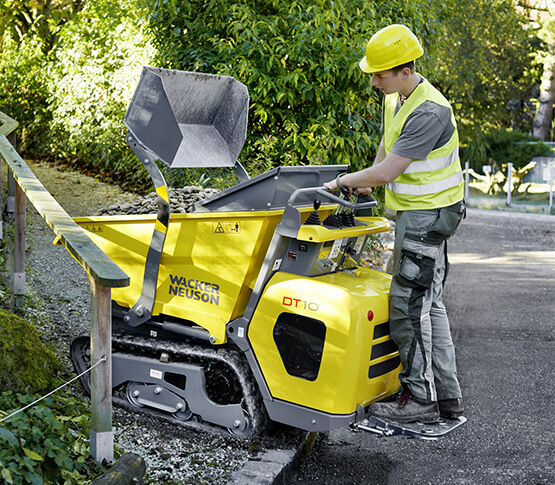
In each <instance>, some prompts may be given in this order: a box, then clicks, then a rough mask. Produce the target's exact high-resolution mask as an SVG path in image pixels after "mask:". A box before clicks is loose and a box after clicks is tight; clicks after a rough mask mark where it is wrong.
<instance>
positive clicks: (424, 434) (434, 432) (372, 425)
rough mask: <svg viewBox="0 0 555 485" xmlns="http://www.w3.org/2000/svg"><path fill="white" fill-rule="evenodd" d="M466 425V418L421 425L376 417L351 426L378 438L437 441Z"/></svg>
mask: <svg viewBox="0 0 555 485" xmlns="http://www.w3.org/2000/svg"><path fill="white" fill-rule="evenodd" d="M464 423H466V418H465V417H463V416H460V417H459V418H457V419H453V420H451V419H449V420H440V421H439V422H438V423H436V424H422V423H403V424H400V423H395V422H391V421H384V420H383V419H380V418H377V417H376V416H368V417H367V418H365V419H363V420H362V421H359V422H356V423H354V424H352V425H351V430H353V431H367V432H369V433H373V434H376V435H378V436H384V437H388V436H404V437H406V438H416V439H421V440H437V439H439V438H443V437H444V436H447V435H448V434H450V433H451V432H452V431H454V430H455V429H457V428H458V427H459V426H462V425H463V424H464Z"/></svg>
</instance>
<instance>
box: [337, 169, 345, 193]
mask: <svg viewBox="0 0 555 485" xmlns="http://www.w3.org/2000/svg"><path fill="white" fill-rule="evenodd" d="M343 175H345V174H344V173H340V174H339V175H338V176H337V177H336V178H335V184H336V185H337V187H338V188H339V189H340V190H347V187H346V186H345V185H343V184H342V183H341V181H340V179H341V177H343Z"/></svg>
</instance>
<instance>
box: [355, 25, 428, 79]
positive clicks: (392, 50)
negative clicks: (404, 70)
mask: <svg viewBox="0 0 555 485" xmlns="http://www.w3.org/2000/svg"><path fill="white" fill-rule="evenodd" d="M423 53H424V51H423V49H422V46H421V45H420V41H419V40H418V39H417V38H416V36H415V35H414V34H413V33H412V32H411V30H410V29H409V28H408V27H406V26H404V25H400V24H393V25H390V26H389V27H385V28H383V29H382V30H379V31H378V32H376V33H375V34H374V35H373V36H372V38H371V39H370V40H369V41H368V43H367V44H366V56H364V57H363V58H362V60H361V61H360V63H359V66H360V68H361V69H362V70H363V71H364V72H368V73H370V72H379V71H387V70H388V69H391V68H393V67H396V66H400V65H401V64H405V63H407V62H410V61H414V60H415V59H418V58H419V57H420V56H421V55H422V54H423Z"/></svg>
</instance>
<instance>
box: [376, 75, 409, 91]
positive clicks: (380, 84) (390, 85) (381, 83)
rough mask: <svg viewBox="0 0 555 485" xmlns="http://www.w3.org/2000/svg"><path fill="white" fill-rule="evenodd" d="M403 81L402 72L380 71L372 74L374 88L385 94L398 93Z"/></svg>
mask: <svg viewBox="0 0 555 485" xmlns="http://www.w3.org/2000/svg"><path fill="white" fill-rule="evenodd" d="M402 79H403V75H402V71H401V72H395V71H380V72H374V73H372V86H376V88H378V89H379V90H380V91H381V92H382V93H384V94H393V93H398V92H399V90H400V89H401V81H402Z"/></svg>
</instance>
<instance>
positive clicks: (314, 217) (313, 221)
mask: <svg viewBox="0 0 555 485" xmlns="http://www.w3.org/2000/svg"><path fill="white" fill-rule="evenodd" d="M321 205H322V201H321V200H320V199H315V200H314V203H313V207H314V211H313V212H311V213H310V215H309V216H308V219H307V220H306V222H305V224H308V225H312V226H319V225H321V224H322V222H321V221H320V216H319V215H318V209H319V208H320V206H321Z"/></svg>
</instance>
